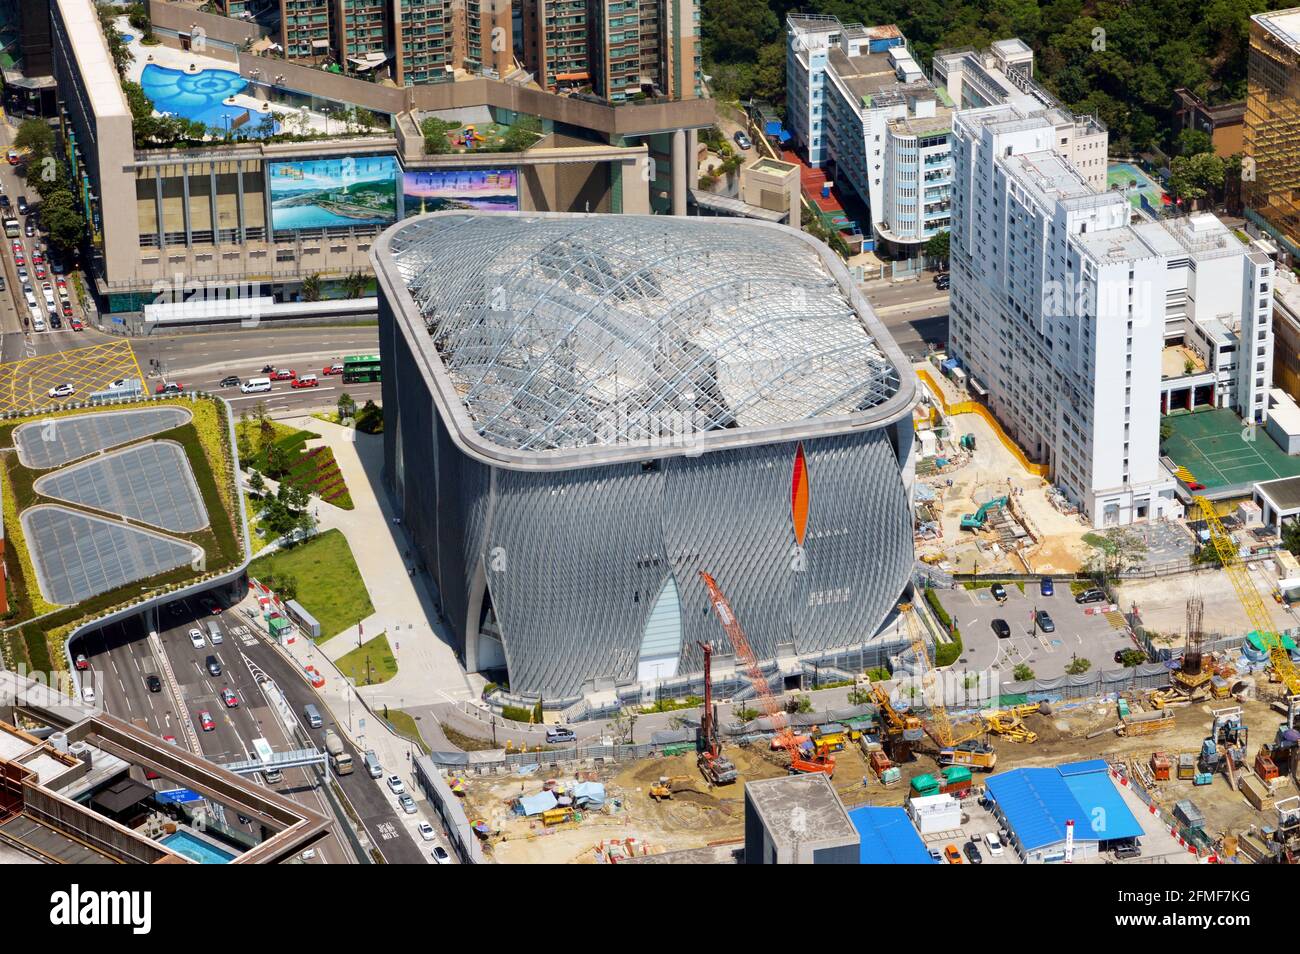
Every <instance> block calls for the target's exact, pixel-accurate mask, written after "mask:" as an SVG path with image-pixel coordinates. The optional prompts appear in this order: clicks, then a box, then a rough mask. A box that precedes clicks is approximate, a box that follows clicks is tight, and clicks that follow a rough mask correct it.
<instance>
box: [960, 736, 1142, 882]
mask: <svg viewBox="0 0 1300 954" xmlns="http://www.w3.org/2000/svg"><path fill="white" fill-rule="evenodd" d="M986 788H987V791H988V794H989V796H990V797H991V798H992V799H993V801H994V810H995V812H996V813H997V815H998V817H999V818H1001V819H1002V821H1003V823H1004V824H1005V825H1006V828H1007V831H1008V832H1010V833H1011V841H1012V845H1013V847H1015V848H1016V849H1017V850H1018V851H1019V853H1020V855H1021V857H1022V858H1024V859H1025V860H1026V861H1059V860H1062V859H1064V857H1065V823H1066V822H1067V821H1073V822H1074V851H1075V855H1076V857H1088V856H1091V855H1095V854H1097V853H1098V852H1099V851H1101V850H1102V849H1103V847H1105V845H1106V843H1108V842H1113V841H1122V840H1128V839H1132V838H1136V837H1138V836H1139V835H1141V834H1142V827H1141V825H1139V824H1138V821H1137V819H1136V818H1134V817H1133V813H1132V812H1131V811H1130V810H1129V808H1128V806H1127V805H1126V804H1125V803H1124V799H1123V797H1122V796H1121V795H1120V793H1119V790H1118V789H1116V788H1115V783H1114V782H1113V781H1111V778H1110V773H1109V771H1108V770H1107V768H1106V763H1105V762H1103V761H1101V760H1093V761H1088V762H1071V763H1068V764H1066V765H1062V766H1059V767H1057V768H1022V769H1015V770H1014V771H1011V772H1003V773H1001V774H998V775H994V776H991V777H990V778H989V779H988V781H987V783H986Z"/></svg>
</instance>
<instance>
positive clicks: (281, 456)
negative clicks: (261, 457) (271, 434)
mask: <svg viewBox="0 0 1300 954" xmlns="http://www.w3.org/2000/svg"><path fill="white" fill-rule="evenodd" d="M288 469H289V452H288V451H287V450H285V449H284V448H283V447H281V446H280V445H279V444H276V443H274V442H273V443H272V444H271V445H270V446H268V447H267V448H266V472H267V473H268V474H270V475H271V476H272V477H280V476H281V475H283V474H284V472H285V471H287V470H288ZM281 489H283V485H281Z"/></svg>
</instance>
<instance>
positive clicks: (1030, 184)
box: [949, 103, 1273, 527]
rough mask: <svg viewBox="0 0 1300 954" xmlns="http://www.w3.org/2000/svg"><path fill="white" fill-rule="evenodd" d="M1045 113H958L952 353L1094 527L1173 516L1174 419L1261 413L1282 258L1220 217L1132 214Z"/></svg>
mask: <svg viewBox="0 0 1300 954" xmlns="http://www.w3.org/2000/svg"><path fill="white" fill-rule="evenodd" d="M1058 132H1059V130H1058V128H1057V126H1056V124H1055V122H1054V121H1053V119H1052V118H1051V117H1049V116H1047V115H1045V114H1043V113H1042V112H1041V111H1035V112H1032V113H1029V112H1026V111H1025V110H1024V109H1022V108H1021V107H1020V106H1018V105H1016V104H1010V103H1008V104H1002V105H999V106H991V107H984V108H979V109H972V110H962V111H960V112H958V113H957V115H956V117H955V119H954V122H953V145H952V157H953V168H954V173H953V174H954V180H953V217H952V231H951V234H952V241H951V251H950V255H951V264H952V297H951V307H950V332H949V335H950V342H949V344H950V349H951V351H952V354H953V356H954V357H956V358H958V359H959V360H960V361H961V363H962V366H963V367H964V369H965V371H966V373H967V379H968V381H969V386H970V388H971V389H972V390H973V391H974V392H975V393H976V394H979V395H981V396H984V397H985V398H986V399H987V402H988V405H989V407H990V408H991V409H992V411H993V412H994V414H996V415H997V417H998V419H999V420H1000V421H1001V422H1002V424H1003V426H1004V427H1005V428H1006V430H1007V432H1008V433H1009V434H1010V435H1011V436H1012V438H1014V439H1015V440H1016V441H1017V442H1018V443H1019V445H1020V446H1021V447H1022V448H1023V449H1024V450H1025V452H1026V454H1027V455H1028V456H1029V457H1030V458H1032V459H1034V460H1037V461H1040V462H1042V463H1044V464H1046V465H1047V466H1048V469H1049V474H1050V476H1051V479H1052V480H1053V481H1054V482H1055V485H1056V487H1057V488H1058V489H1059V490H1060V491H1061V492H1062V493H1063V494H1065V495H1066V497H1067V498H1069V499H1070V500H1072V501H1073V502H1074V503H1076V504H1077V505H1078V506H1079V508H1080V510H1081V511H1082V512H1083V513H1084V514H1085V515H1086V516H1087V518H1088V519H1089V521H1090V522H1091V523H1092V524H1093V526H1095V527H1102V526H1111V525H1117V524H1126V523H1130V522H1132V521H1134V520H1143V519H1155V518H1159V517H1164V516H1171V515H1173V516H1176V515H1178V514H1179V513H1180V511H1181V505H1180V504H1179V503H1178V502H1177V500H1176V499H1175V496H1174V486H1175V480H1174V476H1173V475H1172V474H1171V473H1170V472H1169V471H1168V470H1167V469H1166V467H1165V466H1164V465H1163V464H1162V463H1161V460H1160V450H1159V448H1160V415H1161V413H1162V412H1163V411H1165V410H1169V409H1190V408H1196V407H1202V406H1213V407H1230V408H1232V409H1233V410H1235V411H1236V412H1237V413H1238V414H1240V415H1242V416H1243V418H1245V419H1246V420H1248V421H1251V422H1261V421H1263V420H1264V416H1265V414H1266V411H1267V403H1266V402H1267V396H1268V392H1269V388H1270V386H1271V380H1272V346H1273V342H1272V329H1271V322H1270V311H1271V298H1272V294H1271V285H1272V280H1273V263H1272V261H1271V259H1270V258H1269V257H1268V256H1267V255H1265V254H1263V253H1262V252H1260V251H1258V250H1255V249H1253V248H1251V247H1250V246H1247V245H1244V244H1242V243H1241V242H1240V241H1239V240H1238V239H1237V238H1236V237H1235V236H1234V235H1233V234H1232V232H1231V231H1230V230H1229V229H1228V228H1226V227H1225V226H1224V225H1223V224H1222V223H1221V222H1220V221H1219V220H1218V219H1216V218H1215V217H1214V216H1212V215H1206V214H1201V215H1192V216H1189V217H1185V218H1178V219H1168V220H1165V219H1162V220H1160V221H1142V222H1140V223H1139V224H1130V219H1131V217H1132V216H1133V214H1134V213H1133V209H1132V206H1131V205H1130V203H1129V201H1128V198H1127V197H1126V196H1125V195H1123V194H1122V193H1119V192H1100V193H1099V192H1097V191H1095V190H1094V189H1093V188H1092V186H1091V184H1090V183H1089V182H1088V181H1087V179H1086V178H1085V177H1084V175H1083V174H1082V173H1081V172H1080V170H1079V169H1078V167H1077V165H1076V163H1075V162H1071V161H1070V160H1068V159H1067V158H1066V157H1065V156H1064V155H1062V153H1061V152H1060V151H1059V149H1058V146H1059V142H1060V137H1059V134H1058Z"/></svg>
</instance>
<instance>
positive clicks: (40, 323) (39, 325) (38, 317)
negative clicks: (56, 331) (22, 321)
mask: <svg viewBox="0 0 1300 954" xmlns="http://www.w3.org/2000/svg"><path fill="white" fill-rule="evenodd" d="M28 311H30V312H31V315H32V330H33V331H44V330H45V315H43V314H41V310H40V309H39V308H38V307H36V306H35V305H32V306H31V307H30V308H29V309H28Z"/></svg>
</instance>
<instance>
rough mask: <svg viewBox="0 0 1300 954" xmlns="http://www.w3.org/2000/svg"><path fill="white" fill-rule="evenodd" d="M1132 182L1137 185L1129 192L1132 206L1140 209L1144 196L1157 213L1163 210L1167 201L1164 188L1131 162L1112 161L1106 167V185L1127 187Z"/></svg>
mask: <svg viewBox="0 0 1300 954" xmlns="http://www.w3.org/2000/svg"><path fill="white" fill-rule="evenodd" d="M1134 182H1136V183H1137V185H1136V187H1134V188H1133V191H1132V192H1130V193H1129V202H1131V203H1132V204H1133V208H1135V209H1139V210H1140V209H1141V208H1142V197H1143V196H1146V200H1147V202H1148V203H1149V204H1150V206H1151V208H1152V210H1153V211H1155V212H1156V213H1157V214H1158V213H1160V212H1163V211H1164V210H1165V203H1166V202H1167V201H1168V197H1167V196H1166V195H1165V190H1164V189H1162V188H1160V186H1159V184H1158V183H1157V182H1156V181H1155V180H1154V179H1152V178H1151V177H1150V176H1149V175H1147V174H1146V173H1145V172H1143V171H1142V170H1141V169H1139V168H1138V167H1137V166H1135V165H1133V163H1131V162H1113V163H1111V164H1110V165H1109V166H1107V167H1106V185H1107V186H1118V187H1119V188H1120V189H1128V188H1129V187H1130V184H1131V183H1134Z"/></svg>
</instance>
